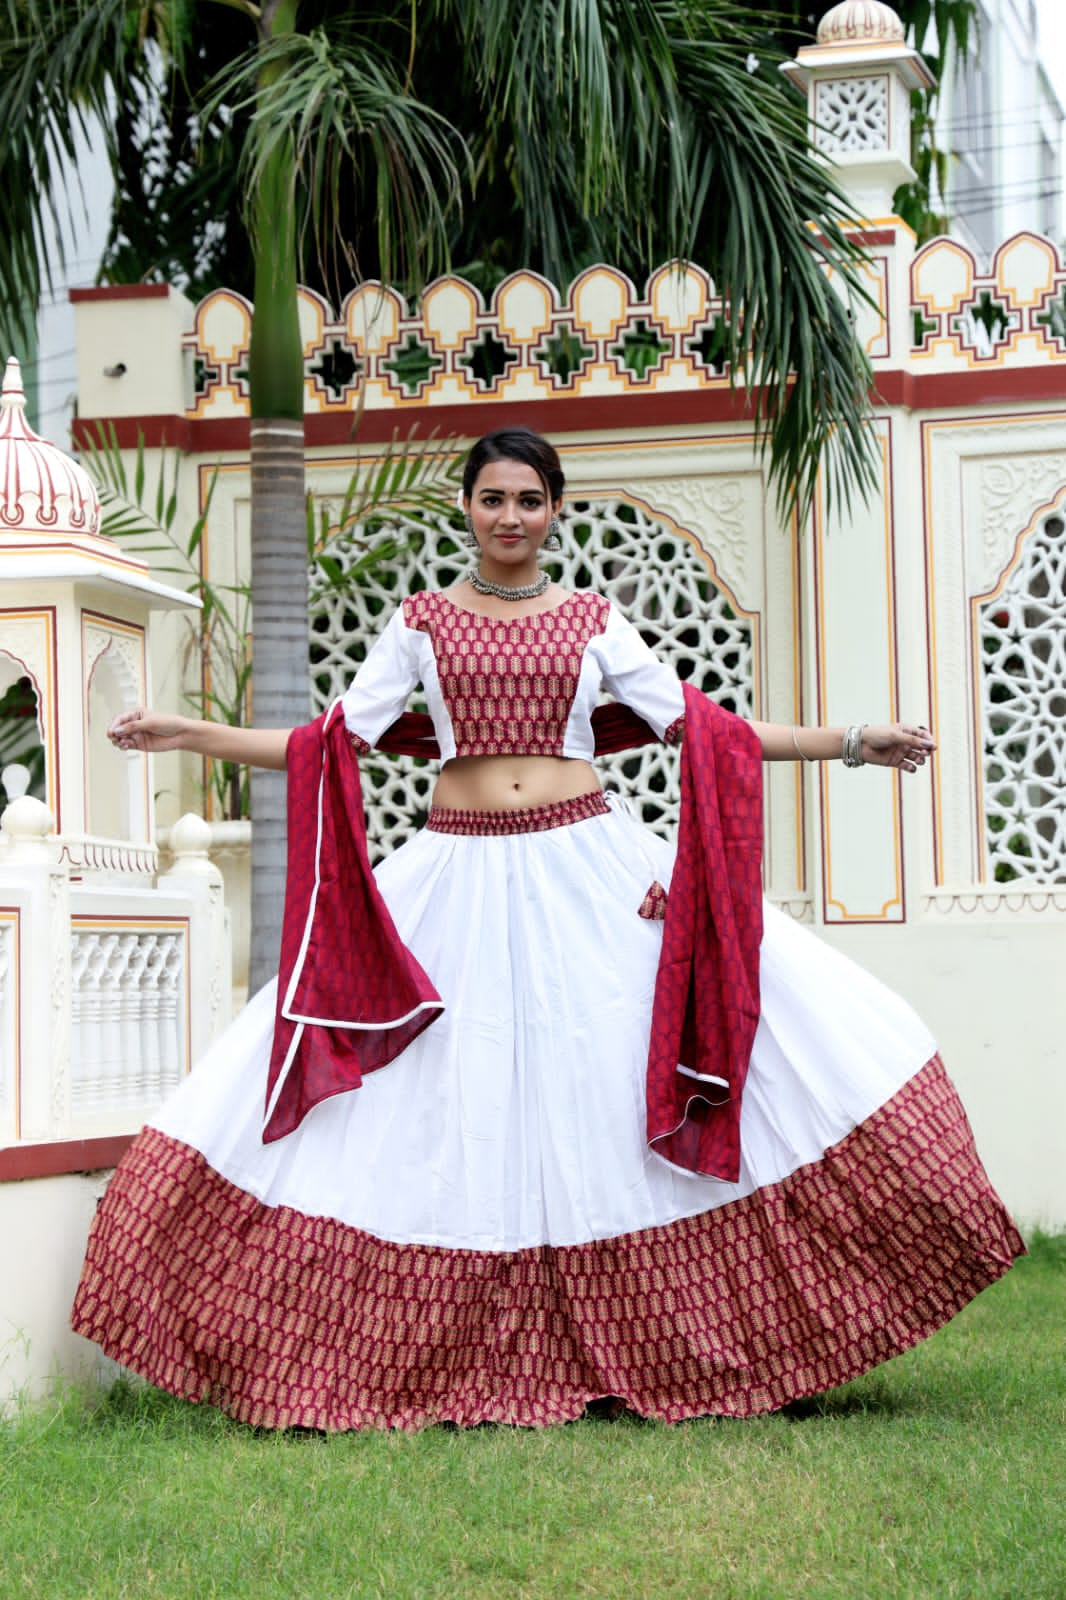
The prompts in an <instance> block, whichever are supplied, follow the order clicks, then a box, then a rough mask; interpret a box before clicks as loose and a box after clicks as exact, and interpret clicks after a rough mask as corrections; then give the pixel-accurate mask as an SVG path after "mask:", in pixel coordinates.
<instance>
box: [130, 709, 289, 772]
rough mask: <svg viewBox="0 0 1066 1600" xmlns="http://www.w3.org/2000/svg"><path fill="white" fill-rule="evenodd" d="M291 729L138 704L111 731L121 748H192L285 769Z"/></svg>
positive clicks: (222, 757)
mask: <svg viewBox="0 0 1066 1600" xmlns="http://www.w3.org/2000/svg"><path fill="white" fill-rule="evenodd" d="M291 731H292V730H291V729H290V728H233V727H230V725H229V724H228V723H226V722H204V721H201V720H200V719H199V718H198V717H179V716H174V715H172V714H171V713H169V712H165V711H147V710H145V709H144V707H143V706H136V707H135V708H134V709H133V710H132V711H123V712H122V713H121V714H120V715H119V716H117V717H116V718H115V720H114V722H112V724H111V726H110V727H109V728H108V730H107V736H108V738H109V739H110V740H111V743H112V744H113V745H115V747H116V748H117V749H119V750H143V751H160V750H191V751H193V752H194V754H196V755H198V756H212V757H214V759H215V760H216V761H239V762H243V763H244V764H245V765H246V766H249V767H271V768H273V769H274V770H275V771H278V772H282V771H284V769H285V751H286V747H287V746H288V743H289V734H290V732H291Z"/></svg>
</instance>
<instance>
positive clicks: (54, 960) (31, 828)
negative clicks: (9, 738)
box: [0, 795, 71, 1140]
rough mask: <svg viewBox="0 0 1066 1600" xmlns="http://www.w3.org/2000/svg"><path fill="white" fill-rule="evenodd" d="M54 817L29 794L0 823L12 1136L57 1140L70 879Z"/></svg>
mask: <svg viewBox="0 0 1066 1600" xmlns="http://www.w3.org/2000/svg"><path fill="white" fill-rule="evenodd" d="M54 828H55V818H54V817H53V815H52V813H51V812H50V811H49V809H48V807H47V806H46V805H44V804H43V803H42V802H41V801H40V800H35V799H33V798H32V796H30V795H23V796H22V797H21V799H18V800H14V801H12V803H11V804H10V805H9V806H8V807H7V809H6V811H5V812H4V814H3V816H2V817H0V833H2V846H0V871H2V873H3V882H4V897H5V899H10V900H12V901H13V902H15V903H16V904H17V906H18V908H19V912H20V916H19V935H18V942H19V948H18V953H17V954H18V959H17V962H15V963H14V967H13V970H14V972H17V974H18V992H17V993H16V994H14V996H13V999H14V1004H15V1007H16V1010H17V1015H18V1038H19V1041H20V1047H19V1060H18V1061H16V1062H15V1063H14V1072H13V1074H12V1091H13V1095H14V1100H15V1108H16V1109H15V1116H14V1118H13V1121H14V1128H13V1129H12V1131H13V1133H14V1136H15V1137H16V1138H19V1139H36V1140H49V1139H57V1138H62V1137H63V1136H64V1134H65V1133H66V1131H67V1128H68V1126H69V1123H70V988H71V976H70V880H69V876H68V873H67V870H66V867H65V866H64V865H63V864H62V862H61V860H60V853H59V847H58V845H57V843H56V842H55V840H54V838H50V837H49V835H50V834H52V833H53V830H54Z"/></svg>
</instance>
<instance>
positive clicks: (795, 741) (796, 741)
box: [792, 723, 814, 761]
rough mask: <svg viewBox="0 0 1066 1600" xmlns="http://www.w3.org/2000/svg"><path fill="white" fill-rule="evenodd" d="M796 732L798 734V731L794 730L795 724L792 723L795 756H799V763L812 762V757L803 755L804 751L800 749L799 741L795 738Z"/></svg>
mask: <svg viewBox="0 0 1066 1600" xmlns="http://www.w3.org/2000/svg"><path fill="white" fill-rule="evenodd" d="M797 732H798V730H797V728H796V724H795V723H793V724H792V743H793V744H794V745H795V747H796V754H797V755H798V756H799V758H800V760H801V761H813V760H814V757H813V756H809V755H806V754H805V753H804V751H803V749H802V747H801V745H800V742H799V739H798V738H797Z"/></svg>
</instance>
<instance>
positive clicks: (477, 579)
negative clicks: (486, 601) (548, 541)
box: [467, 567, 551, 600]
mask: <svg viewBox="0 0 1066 1600" xmlns="http://www.w3.org/2000/svg"><path fill="white" fill-rule="evenodd" d="M467 576H468V578H469V579H470V587H471V588H472V589H476V590H477V592H478V594H491V595H494V596H495V597H496V599H497V600H535V599H536V598H537V596H538V595H542V594H543V593H544V591H545V589H546V588H547V587H548V585H549V583H551V578H550V577H549V576H548V574H547V573H546V572H542V573H541V575H540V577H539V578H534V580H533V582H532V583H520V584H518V585H517V587H515V588H513V589H510V588H508V586H507V584H505V583H490V581H489V579H488V578H483V577H482V576H481V573H480V572H479V571H478V570H477V568H476V567H471V569H470V571H469V573H468V574H467Z"/></svg>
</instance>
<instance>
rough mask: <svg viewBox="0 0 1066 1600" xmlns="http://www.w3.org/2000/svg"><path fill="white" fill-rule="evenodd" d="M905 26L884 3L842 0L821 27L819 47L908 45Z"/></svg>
mask: <svg viewBox="0 0 1066 1600" xmlns="http://www.w3.org/2000/svg"><path fill="white" fill-rule="evenodd" d="M905 42H906V34H905V32H904V28H903V23H902V22H901V21H900V19H899V17H898V16H897V15H896V13H895V12H894V11H893V9H892V7H891V6H886V5H883V4H882V0H842V4H840V5H838V6H834V7H833V9H832V11H827V12H826V14H825V16H824V17H823V18H822V20H821V22H820V23H819V24H818V43H819V44H904V43H905Z"/></svg>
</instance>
